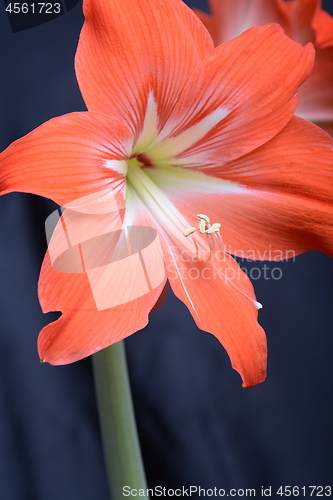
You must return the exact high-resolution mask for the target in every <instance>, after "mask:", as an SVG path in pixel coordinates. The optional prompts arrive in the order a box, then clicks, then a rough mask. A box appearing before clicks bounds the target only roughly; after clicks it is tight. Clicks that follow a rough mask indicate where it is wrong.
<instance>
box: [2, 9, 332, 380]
mask: <svg viewBox="0 0 333 500" xmlns="http://www.w3.org/2000/svg"><path fill="white" fill-rule="evenodd" d="M84 14H85V23H84V26H83V29H82V32H81V36H80V41H79V46H78V50H77V54H76V74H77V79H78V82H79V85H80V89H81V92H82V95H83V97H84V100H85V103H86V105H87V108H88V110H89V111H88V112H82V113H72V114H68V115H65V116H61V117H58V118H54V119H52V120H50V121H49V122H47V123H45V124H43V125H42V126H40V127H39V128H37V129H36V130H34V131H33V132H31V133H30V134H28V135H27V136H25V137H23V138H22V139H20V140H18V141H16V142H14V143H13V144H12V145H11V146H9V147H8V148H7V149H6V150H5V151H4V152H3V153H2V154H1V155H0V188H1V193H2V194H4V193H8V192H11V191H24V192H30V193H35V194H38V195H42V196H45V197H49V198H51V199H53V200H54V201H55V202H57V203H58V204H59V205H61V206H63V207H64V208H65V210H64V211H63V213H62V216H61V218H60V220H59V221H58V222H57V221H56V222H55V226H56V229H55V232H54V234H53V236H52V238H51V240H50V244H49V249H48V252H47V254H46V256H45V260H44V262H43V266H42V270H41V275H40V281H39V297H40V302H41V305H42V308H43V311H45V312H48V311H51V310H56V311H61V312H62V316H61V317H60V318H59V319H58V320H57V321H55V322H54V323H51V324H50V325H48V326H46V327H45V328H44V329H43V330H42V332H41V334H40V336H39V340H38V348H39V354H40V358H41V359H42V360H43V361H48V362H49V363H52V364H63V363H70V362H72V361H76V360H78V359H81V358H83V357H84V356H88V355H90V354H92V353H94V352H96V351H98V350H100V349H103V348H104V347H107V346H109V345H111V344H113V343H115V342H117V341H119V340H121V339H123V338H125V337H127V336H128V335H130V334H132V333H134V332H136V331H137V330H140V329H141V328H143V327H144V326H145V325H146V324H147V321H148V314H149V312H150V310H151V309H152V307H153V305H154V304H155V302H156V301H157V299H158V297H159V295H160V294H161V291H162V289H163V287H164V284H165V281H166V279H169V281H170V284H171V287H172V289H173V291H174V293H175V294H176V295H177V297H179V298H180V299H181V300H182V301H183V302H184V303H185V304H186V305H187V307H188V308H189V310H190V312H191V314H192V316H193V318H194V320H195V322H196V324H197V325H198V326H199V328H201V329H202V330H205V331H207V332H210V333H212V334H213V335H215V336H216V337H217V338H218V340H219V341H220V342H221V343H222V344H223V346H224V347H225V348H226V350H227V352H228V354H229V356H230V358H231V362H232V366H233V367H234V368H235V369H236V370H237V371H238V372H239V373H240V375H241V377H242V379H243V386H244V387H249V386H253V385H256V384H258V383H260V382H262V381H263V380H264V378H265V373H266V339H265V334H264V331H263V329H262V328H261V326H260V325H259V324H258V322H257V317H258V309H260V307H261V305H260V304H259V302H258V301H257V300H256V297H255V295H254V291H253V288H252V285H251V283H250V281H249V279H248V278H247V276H246V275H245V274H244V273H243V272H242V271H241V270H240V268H239V267H238V264H237V263H236V261H235V260H234V259H233V258H232V257H231V254H237V255H242V256H244V257H250V258H257V259H271V258H275V257H276V256H277V255H278V256H279V258H280V259H283V258H288V257H291V256H294V255H297V254H299V253H302V252H305V251H307V250H311V249H317V250H320V251H323V252H326V253H327V254H329V255H332V241H333V238H332V237H333V229H332V228H333V224H332V223H333V207H332V202H331V200H332V192H333V186H332V163H333V152H332V146H333V143H332V140H331V139H330V138H329V136H327V134H325V133H324V132H323V131H322V130H320V129H319V128H317V127H316V126H314V125H312V124H310V123H308V122H306V121H305V120H303V119H302V118H298V117H294V116H293V114H294V111H295V109H296V107H297V103H298V99H297V96H296V92H297V89H298V87H299V85H301V84H302V83H303V82H304V81H305V80H306V78H307V77H308V76H309V74H310V73H311V70H312V65H313V59H314V49H313V46H312V45H311V44H308V45H306V46H305V47H302V45H300V44H298V43H296V42H294V41H292V40H291V39H290V38H289V37H287V36H286V35H285V34H284V33H283V31H282V29H281V28H280V26H278V25H265V26H262V27H255V28H252V29H250V30H248V31H246V32H245V33H243V34H241V35H240V36H239V37H238V38H236V39H234V40H230V41H228V42H226V43H225V44H223V45H221V46H219V47H217V48H214V44H213V41H212V38H211V37H210V35H209V34H208V32H207V31H206V29H205V27H204V26H203V24H202V23H201V22H200V20H199V19H198V17H197V16H196V15H195V14H194V13H193V12H192V11H191V10H190V9H189V8H188V7H186V5H185V4H183V3H182V2H181V1H180V0H170V1H168V2H165V1H164V0H140V1H139V0H122V2H118V1H116V0H84Z"/></svg>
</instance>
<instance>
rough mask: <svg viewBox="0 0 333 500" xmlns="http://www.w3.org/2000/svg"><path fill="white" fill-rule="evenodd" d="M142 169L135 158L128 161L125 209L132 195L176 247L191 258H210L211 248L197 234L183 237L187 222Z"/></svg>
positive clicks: (187, 225)
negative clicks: (141, 203)
mask: <svg viewBox="0 0 333 500" xmlns="http://www.w3.org/2000/svg"><path fill="white" fill-rule="evenodd" d="M142 166H143V165H142V164H141V163H140V162H139V160H138V159H137V158H131V159H130V160H128V170H127V186H126V190H127V191H128V192H126V208H128V206H129V204H130V203H131V201H130V198H132V197H133V195H134V197H135V196H136V197H138V198H139V199H140V200H141V202H143V203H144V205H145V208H146V210H147V211H148V213H149V215H150V216H151V217H152V218H153V219H154V220H155V221H156V222H157V223H158V225H159V226H161V229H163V230H164V231H165V232H167V233H168V235H169V237H171V238H172V240H173V241H174V243H175V245H177V246H178V247H179V248H181V249H182V250H185V251H186V252H187V253H188V254H189V255H190V256H191V257H196V258H198V257H199V258H200V260H207V259H208V258H210V257H209V256H210V253H211V248H210V245H207V243H206V242H205V240H203V239H202V238H201V237H200V236H199V234H196V235H193V236H192V238H190V239H187V238H185V237H184V232H186V229H187V228H188V227H189V225H190V224H189V222H188V220H187V219H186V218H185V217H184V216H183V215H182V214H181V213H180V212H179V210H178V209H177V208H176V207H175V205H174V204H173V203H172V202H171V201H170V200H169V198H168V197H167V196H166V195H165V193H163V191H162V190H161V189H160V188H159V187H158V186H157V185H156V184H155V182H154V181H153V180H152V179H151V178H150V177H149V175H148V174H147V173H146V172H145V170H144V169H143V168H142ZM145 166H146V165H145Z"/></svg>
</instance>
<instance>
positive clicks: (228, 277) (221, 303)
mask: <svg viewBox="0 0 333 500" xmlns="http://www.w3.org/2000/svg"><path fill="white" fill-rule="evenodd" d="M163 247H164V254H165V260H166V264H167V271H168V278H169V281H170V284H171V287H172V289H173V291H174V293H175V294H176V295H177V297H178V298H179V299H180V300H182V301H183V302H184V303H185V304H186V305H187V307H188V308H189V310H190V312H191V314H192V316H193V318H194V321H195V322H196V324H197V325H198V327H199V328H201V329H202V330H205V331H207V332H209V333H212V334H213V335H215V337H216V338H217V339H218V340H219V341H220V342H221V344H222V345H223V346H224V348H225V349H226V351H227V353H228V355H229V356H230V359H231V363H232V367H233V368H234V369H235V370H237V371H238V373H239V374H240V375H241V377H242V380H243V387H252V386H254V385H257V384H259V383H261V382H263V381H264V379H265V377H266V355H267V353H266V337H265V333H264V331H263V329H262V328H261V326H260V325H259V324H258V323H257V317H258V311H257V309H256V307H255V306H254V305H253V301H254V300H255V295H254V292H253V288H252V285H251V283H250V280H249V279H248V278H247V276H246V275H245V274H244V273H243V272H242V271H241V269H240V268H239V267H238V265H237V263H236V262H235V261H234V260H233V259H232V258H231V257H230V256H229V255H226V254H225V255H224V256H223V258H220V260H217V259H216V258H215V259H214V260H211V261H208V262H197V261H195V260H192V259H191V258H190V257H189V256H188V255H184V252H181V251H180V250H179V249H178V248H177V247H176V246H173V244H172V240H171V239H169V240H167V239H166V240H165V241H164V244H163ZM220 257H221V256H220ZM248 297H249V298H248Z"/></svg>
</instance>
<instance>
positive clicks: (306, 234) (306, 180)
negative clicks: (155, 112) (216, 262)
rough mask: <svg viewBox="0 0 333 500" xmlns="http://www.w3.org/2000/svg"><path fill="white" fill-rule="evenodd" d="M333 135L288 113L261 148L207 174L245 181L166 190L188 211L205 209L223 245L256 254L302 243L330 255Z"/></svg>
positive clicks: (290, 249)
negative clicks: (209, 188)
mask: <svg viewBox="0 0 333 500" xmlns="http://www.w3.org/2000/svg"><path fill="white" fill-rule="evenodd" d="M332 165H333V141H332V139H331V138H330V137H329V136H328V135H327V134H325V133H324V132H323V131H322V130H320V129H319V128H318V127H316V126H315V125H312V124H310V123H308V122H306V121H305V120H302V119H301V118H297V117H294V118H293V119H292V120H291V121H290V123H289V124H288V125H287V126H286V127H285V129H284V130H283V131H282V132H280V133H279V134H278V135H277V136H276V137H274V138H273V139H272V140H271V141H269V142H268V143H266V144H264V145H263V146H262V147H260V148H258V149H256V150H255V151H253V152H251V153H249V154H248V155H245V156H243V157H241V158H238V159H237V160H234V161H232V162H230V163H227V164H225V165H223V166H221V167H215V168H214V167H211V168H203V169H202V171H203V172H204V173H206V174H208V175H211V176H214V177H218V178H220V179H225V180H228V181H232V182H234V183H237V184H238V185H240V186H244V189H240V190H238V192H237V191H235V190H234V192H230V193H226V192H224V193H221V194H218V192H217V191H218V189H217V188H216V193H214V192H212V193H211V194H209V195H207V193H204V192H200V185H199V184H198V189H197V190H196V189H195V187H194V185H193V184H192V185H191V191H189V192H184V191H182V192H181V193H180V192H177V190H176V189H174V192H173V195H171V198H172V201H173V202H174V203H175V205H176V206H177V208H178V209H179V210H180V211H181V212H182V213H183V214H184V216H185V217H188V219H189V220H190V221H191V218H190V215H189V214H191V215H192V217H193V216H195V214H196V213H198V212H200V213H204V214H207V215H208V216H209V217H210V219H211V220H212V221H213V222H219V223H221V235H222V238H223V240H224V242H225V245H226V251H227V252H230V253H232V254H235V255H238V256H243V257H247V258H250V259H257V260H281V259H285V258H292V257H294V256H295V255H297V254H300V253H302V252H305V251H307V250H320V251H322V252H325V253H327V254H328V255H330V256H333V206H332V192H333V168H332Z"/></svg>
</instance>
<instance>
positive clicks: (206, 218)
mask: <svg viewBox="0 0 333 500" xmlns="http://www.w3.org/2000/svg"><path fill="white" fill-rule="evenodd" d="M197 217H198V219H199V220H204V221H205V222H206V223H207V224H210V220H209V217H207V215H204V214H198V215H197Z"/></svg>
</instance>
